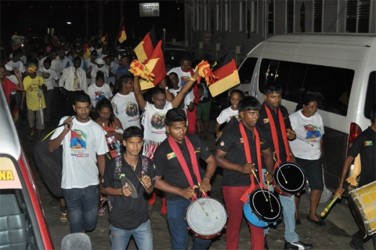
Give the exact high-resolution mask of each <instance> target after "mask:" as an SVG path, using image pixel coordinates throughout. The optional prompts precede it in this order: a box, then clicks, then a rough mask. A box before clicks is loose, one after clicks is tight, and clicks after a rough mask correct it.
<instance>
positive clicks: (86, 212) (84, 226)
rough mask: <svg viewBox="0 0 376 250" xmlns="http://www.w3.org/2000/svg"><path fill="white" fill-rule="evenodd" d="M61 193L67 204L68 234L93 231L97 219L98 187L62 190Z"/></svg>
mask: <svg viewBox="0 0 376 250" xmlns="http://www.w3.org/2000/svg"><path fill="white" fill-rule="evenodd" d="M63 193H64V198H65V202H66V204H67V210H68V218H69V226H70V232H71V233H79V232H85V231H92V230H94V228H95V226H96V224H97V217H98V205H99V190H98V185H94V186H88V187H85V188H71V189H63Z"/></svg>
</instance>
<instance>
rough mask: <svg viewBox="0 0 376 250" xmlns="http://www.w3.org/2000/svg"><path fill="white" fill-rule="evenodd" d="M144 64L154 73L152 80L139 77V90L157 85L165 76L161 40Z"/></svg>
mask: <svg viewBox="0 0 376 250" xmlns="http://www.w3.org/2000/svg"><path fill="white" fill-rule="evenodd" d="M145 66H146V67H147V68H148V69H149V71H150V72H151V73H152V74H153V75H154V81H148V80H145V79H141V80H140V86H141V90H144V89H150V88H153V87H155V86H157V85H158V84H159V83H160V82H161V81H162V80H163V79H164V78H165V77H166V65H165V61H164V57H163V51H162V40H160V41H159V42H158V44H157V46H156V47H155V49H154V50H153V53H152V54H151V56H150V59H149V60H148V61H147V63H146V64H145Z"/></svg>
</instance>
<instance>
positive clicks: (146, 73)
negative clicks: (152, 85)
mask: <svg viewBox="0 0 376 250" xmlns="http://www.w3.org/2000/svg"><path fill="white" fill-rule="evenodd" d="M129 72H131V73H132V74H133V75H135V76H139V77H140V78H142V79H145V80H146V81H150V82H153V81H154V77H155V75H154V74H153V73H152V72H150V70H149V69H148V68H147V67H146V66H145V65H143V64H142V63H140V62H139V61H137V60H133V61H132V63H131V65H130V69H129Z"/></svg>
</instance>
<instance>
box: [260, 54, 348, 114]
mask: <svg viewBox="0 0 376 250" xmlns="http://www.w3.org/2000/svg"><path fill="white" fill-rule="evenodd" d="M353 78H354V70H351V69H344V68H336V67H329V66H322V65H313V64H305V63H296V62H287V61H279V60H271V59H263V60H262V61H261V67H260V75H259V88H260V91H261V92H262V93H265V92H264V89H265V84H266V83H268V82H270V81H273V82H277V83H279V84H280V85H281V86H282V91H283V93H282V94H283V99H285V100H288V101H292V102H296V103H300V98H301V94H302V92H303V91H312V92H316V93H317V94H318V95H319V96H320V97H321V101H320V109H322V110H326V111H329V112H332V113H336V114H339V115H343V116H346V114H347V107H348V102H349V98H350V93H351V86H352V82H353Z"/></svg>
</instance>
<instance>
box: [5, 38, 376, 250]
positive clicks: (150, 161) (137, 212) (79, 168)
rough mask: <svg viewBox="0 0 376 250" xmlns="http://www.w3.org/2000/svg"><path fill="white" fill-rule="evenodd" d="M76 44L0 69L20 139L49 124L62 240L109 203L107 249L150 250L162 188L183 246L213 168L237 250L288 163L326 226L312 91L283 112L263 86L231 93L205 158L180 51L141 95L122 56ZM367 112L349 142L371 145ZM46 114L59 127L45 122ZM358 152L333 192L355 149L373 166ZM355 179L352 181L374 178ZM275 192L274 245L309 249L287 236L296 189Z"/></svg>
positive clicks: (206, 242) (274, 89)
mask: <svg viewBox="0 0 376 250" xmlns="http://www.w3.org/2000/svg"><path fill="white" fill-rule="evenodd" d="M78 48H80V47H77V46H76V47H71V46H67V47H64V46H60V47H57V48H55V49H53V48H52V49H51V48H50V49H46V50H44V53H43V55H40V56H39V55H38V56H34V57H31V58H29V57H26V56H25V54H24V53H23V50H22V48H20V47H19V48H15V49H14V50H13V51H12V53H10V55H9V58H8V60H7V61H6V62H2V64H1V65H0V79H1V85H2V88H3V90H4V93H5V95H6V98H7V100H8V104H9V107H10V109H11V111H12V114H13V118H14V120H15V122H17V120H18V119H19V113H20V112H23V103H26V109H27V112H25V113H26V114H27V121H28V125H29V129H30V133H29V138H30V139H31V140H32V139H33V138H35V137H36V135H38V134H40V132H41V131H42V130H43V129H45V127H46V126H50V125H53V126H55V125H58V127H57V129H56V130H55V132H54V133H53V134H52V137H51V138H50V141H49V146H48V149H49V151H51V152H52V151H54V150H57V149H58V148H59V147H60V146H61V145H62V148H63V161H62V166H63V167H62V182H61V188H62V190H63V197H61V199H60V205H61V221H62V222H63V223H64V222H66V221H69V226H70V231H71V233H75V232H87V231H92V230H94V229H95V226H96V222H97V217H98V215H105V214H106V213H105V212H104V205H105V204H106V203H107V204H108V210H109V215H108V218H109V232H110V242H111V248H112V249H125V248H126V247H127V245H128V243H129V240H130V239H131V237H133V238H134V240H135V242H136V244H137V246H138V248H139V249H153V236H152V230H151V223H152V221H150V211H151V209H152V206H153V204H154V202H155V199H156V197H157V191H158V192H159V193H163V195H162V196H163V198H162V200H163V202H162V203H163V205H162V210H161V213H162V214H163V215H166V218H167V223H168V226H169V230H170V236H171V247H172V249H187V248H188V244H189V243H188V242H189V230H188V223H187V220H186V211H187V208H188V207H189V206H190V204H191V203H192V201H193V200H196V199H197V198H199V197H205V196H206V193H208V192H209V193H210V190H211V180H212V178H213V177H214V175H215V174H216V168H217V166H218V167H220V168H222V169H223V180H222V194H223V198H224V206H225V208H226V211H227V215H228V220H227V229H226V248H227V249H237V248H238V247H239V237H240V227H241V222H242V219H243V206H244V204H245V203H247V202H248V201H247V199H248V198H249V196H250V195H251V194H252V193H253V192H254V191H255V190H257V189H259V188H263V187H264V185H262V184H261V183H260V182H261V181H262V180H265V182H267V183H269V182H270V183H271V182H273V175H274V173H275V171H276V170H277V169H278V167H279V166H280V165H281V164H283V163H286V162H289V163H296V164H297V165H298V166H299V168H301V169H302V170H303V171H304V173H305V175H306V176H307V179H308V182H309V184H310V188H311V190H312V191H311V194H310V208H309V211H308V216H307V220H308V221H309V222H310V223H313V224H314V225H317V226H318V227H321V226H325V221H324V220H322V219H321V218H320V216H319V215H318V214H317V211H316V210H317V207H318V204H319V200H320V196H321V192H322V190H323V178H322V164H321V161H320V159H321V157H322V155H323V151H322V143H325V142H323V140H322V138H323V135H324V124H323V121H322V118H321V116H320V114H319V113H318V112H317V110H318V105H319V99H318V97H317V96H316V95H315V94H314V93H306V94H305V95H304V97H303V98H302V103H301V104H302V107H301V108H298V109H297V111H296V112H295V113H293V114H290V115H289V114H288V112H287V110H286V108H285V107H284V106H282V105H281V96H282V88H281V86H280V85H278V84H277V83H275V82H270V83H268V84H267V86H266V87H265V96H264V97H265V100H264V102H263V103H260V102H259V101H258V100H257V99H256V98H254V97H245V96H244V94H243V92H242V91H240V90H237V89H235V90H232V91H231V92H230V93H229V102H230V106H229V107H228V108H226V109H224V110H223V111H222V112H221V113H220V115H219V116H218V117H217V119H216V125H215V137H216V138H215V139H216V141H217V144H216V150H215V152H211V151H210V150H209V147H208V146H207V145H206V142H205V140H206V139H207V138H208V131H209V115H210V104H211V101H210V100H211V99H210V98H211V97H210V92H209V91H208V89H207V87H206V84H205V83H199V84H197V78H198V77H199V76H198V71H195V70H194V68H193V67H192V58H190V57H189V54H187V55H185V56H183V57H182V58H181V61H180V65H179V66H177V67H175V68H172V69H171V70H170V71H168V72H167V75H166V76H165V79H164V80H162V82H160V83H158V85H157V86H156V87H155V88H153V89H152V90H151V91H149V94H150V95H145V93H144V91H142V90H141V85H140V76H138V75H132V74H131V73H130V70H129V69H130V62H131V61H132V60H133V59H135V58H134V55H133V54H132V53H129V54H121V53H120V54H118V55H115V56H114V55H113V54H112V53H110V52H109V51H106V49H105V48H104V47H98V46H97V44H95V46H93V47H91V48H90V53H89V54H90V56H85V53H86V52H87V51H84V50H82V49H78ZM68 49H69V50H68ZM372 112H373V113H371V121H372V126H371V127H370V128H369V129H368V130H366V132H365V133H367V134H364V135H363V134H362V135H361V136H360V139H359V140H363V141H364V140H369V141H371V143H373V144H372V145H376V142H375V138H376V136H375V134H376V128H375V120H376V113H375V112H376V111H375V110H373V111H372ZM54 119H58V120H59V122H58V123H57V124H54ZM362 145H365V144H364V143H363V144H362V141H360V142H357V141H356V142H354V148H351V149H350V155H349V157H348V158H347V159H346V162H345V164H344V169H343V173H342V178H341V182H340V184H339V188H338V190H337V191H336V193H338V194H339V195H342V193H343V190H342V187H343V183H344V179H345V177H346V175H347V172H348V170H349V165H350V163H351V161H352V160H353V159H354V157H355V156H356V155H357V154H358V153H360V154H361V156H362V157H363V158H365V159H366V160H365V161H364V162H365V171H364V172H365V173H367V169H370V168H372V164H375V160H374V158H375V156H374V155H373V156H370V154H372V152H374V150H373V151H372V150H368V148H367V149H364V147H363V148H362ZM370 159H371V160H370ZM372 159H373V160H372ZM373 167H374V165H373ZM263 169H264V170H263ZM263 171H264V172H263ZM361 180H362V183H361V185H365V184H367V183H370V182H371V181H374V180H373V179H369V178H368V179H367V178H365V177H362V178H361ZM274 191H276V192H277V193H278V197H279V201H280V203H281V206H282V213H283V215H282V220H283V223H284V226H285V233H284V240H285V244H284V246H283V248H284V249H311V248H312V247H313V245H312V244H309V243H304V242H303V241H302V240H301V239H300V238H299V235H298V234H297V232H296V230H295V226H296V225H298V224H300V218H299V213H298V209H297V208H298V206H299V200H300V195H301V194H300V192H297V193H286V192H283V191H281V190H277V189H276V188H275V190H274ZM249 229H250V245H251V248H252V249H257V250H258V249H267V248H268V246H267V235H268V234H269V231H268V229H267V228H262V227H258V226H255V225H253V224H252V223H249ZM318 230H319V229H318ZM363 240H364V235H362V232H361V231H359V232H357V233H356V234H355V235H354V238H353V241H352V246H354V247H356V249H361V246H362V241H363ZM373 240H374V246H375V247H376V242H375V237H373ZM210 243H211V239H210V238H205V237H200V236H199V235H195V234H193V247H192V248H193V249H208V248H209V247H210Z"/></svg>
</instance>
